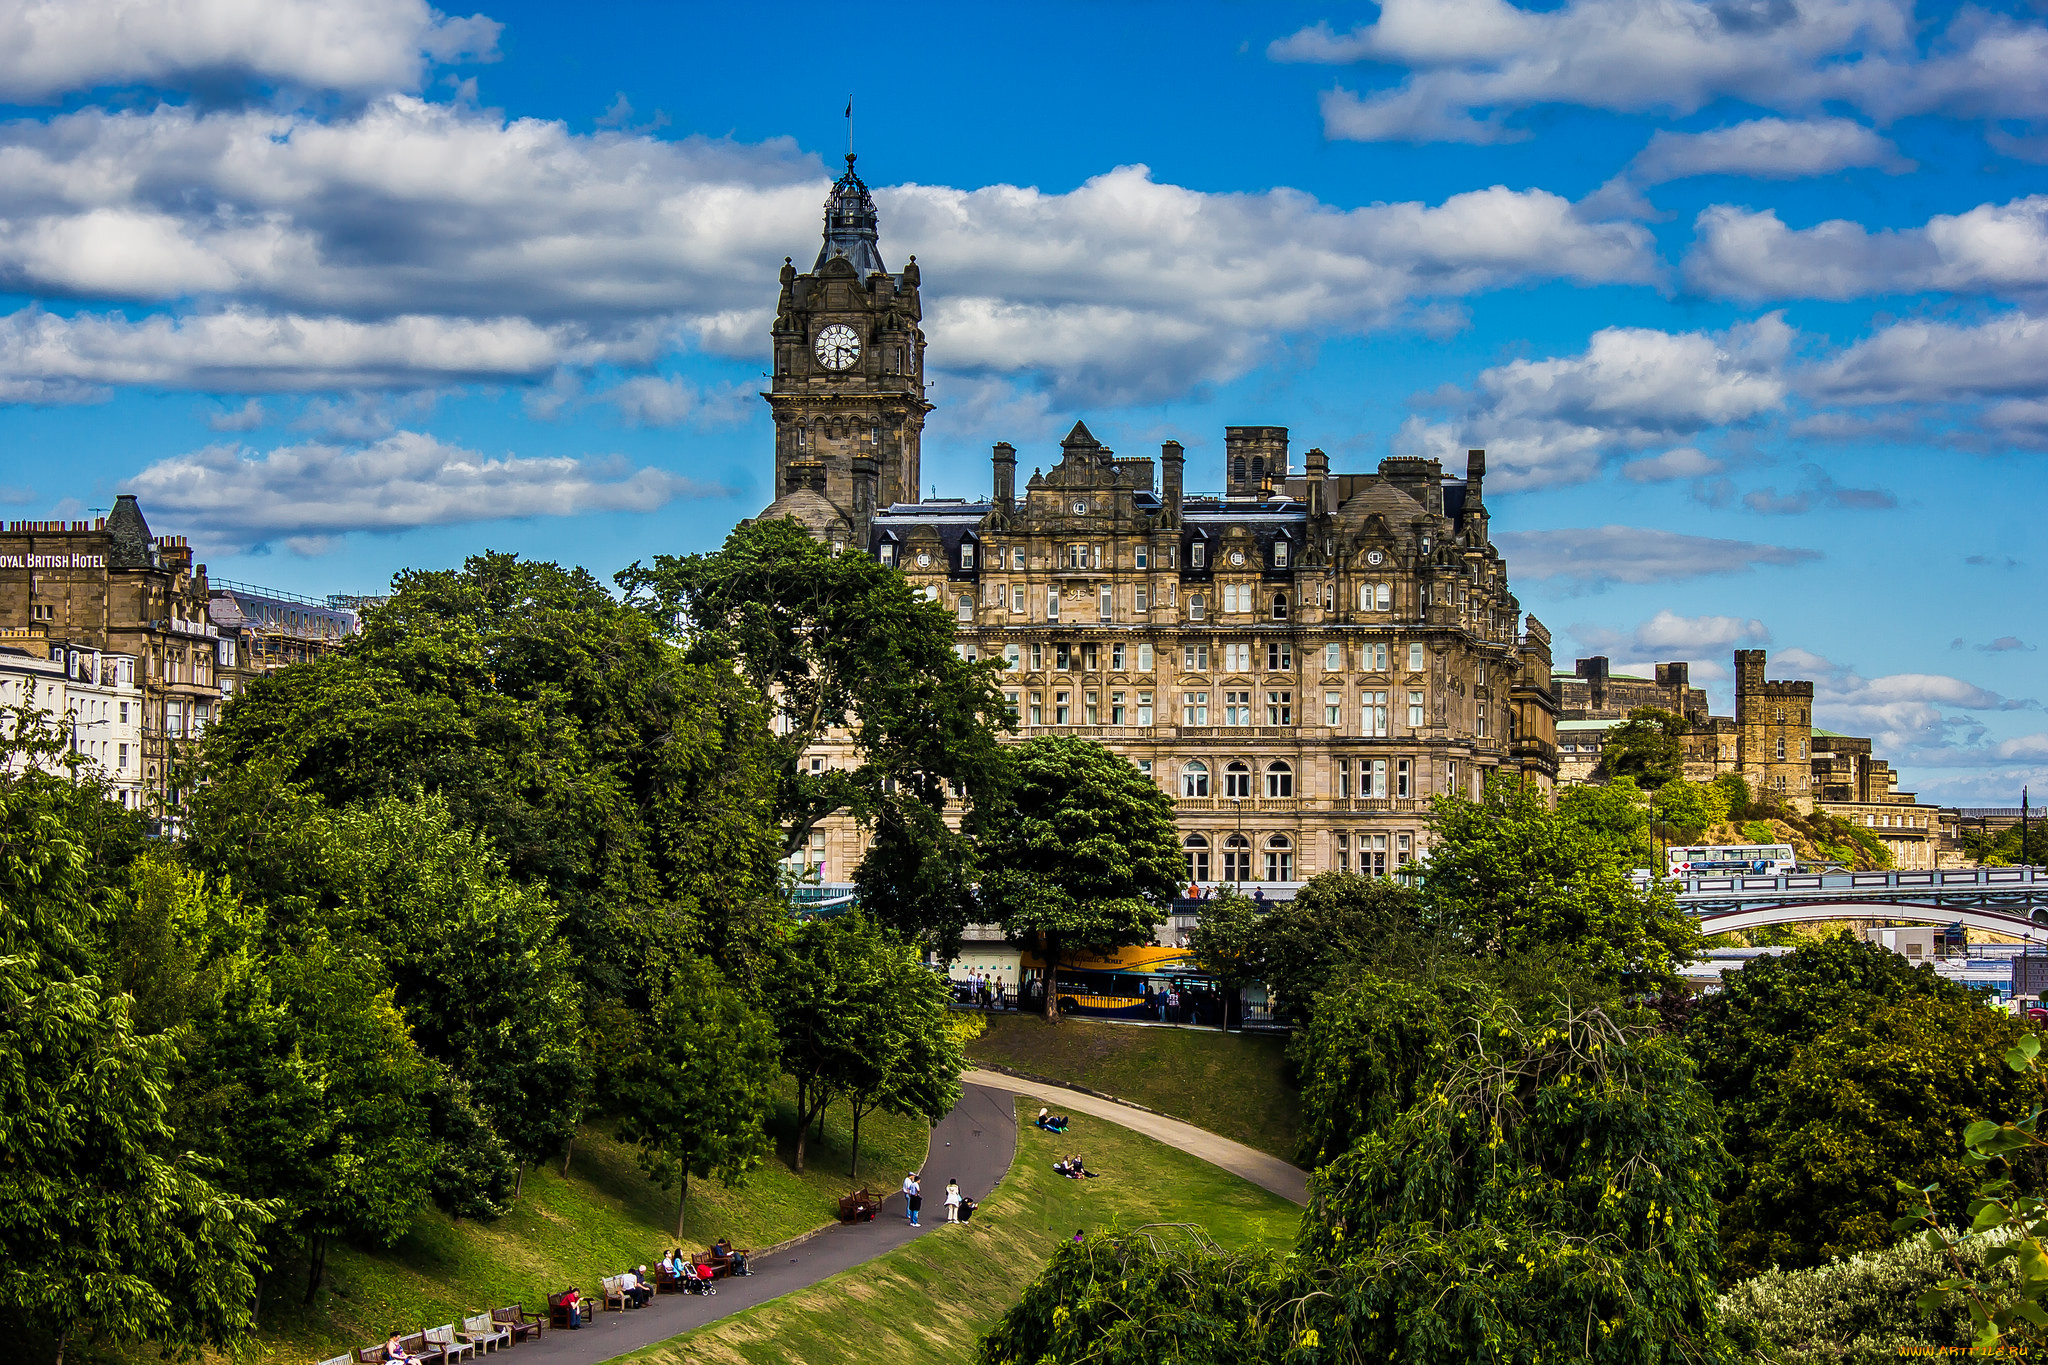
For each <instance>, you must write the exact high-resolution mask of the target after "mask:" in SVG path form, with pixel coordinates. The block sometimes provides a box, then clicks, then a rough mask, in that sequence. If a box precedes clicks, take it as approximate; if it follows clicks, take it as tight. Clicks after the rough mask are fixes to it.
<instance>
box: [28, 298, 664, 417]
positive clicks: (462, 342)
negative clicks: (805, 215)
mask: <svg viewBox="0 0 2048 1365" xmlns="http://www.w3.org/2000/svg"><path fill="white" fill-rule="evenodd" d="M655 340H656V337H655V335H654V334H652V333H651V332H650V331H649V330H648V329H645V328H643V329H640V330H638V331H628V332H621V333H619V334H618V335H616V336H614V337H613V338H612V339H611V340H609V341H607V342H604V343H599V342H595V341H592V340H590V339H589V338H588V337H587V335H586V334H585V333H584V331H583V329H582V328H580V327H578V326H575V325H572V324H555V325H553V326H548V327H542V326H538V325H536V324H534V323H532V322H529V321H528V320H526V319H525V318H519V317H498V318H487V319H480V320H475V321H472V320H468V319H463V318H447V317H426V316H418V315H414V316H400V317H394V318H388V319H384V320H382V321H376V322H356V321H353V320H350V319H348V318H341V317H334V316H323V317H305V316H299V315H293V314H285V315H272V314H266V313H261V312H257V311H255V310H252V309H247V308H230V309H226V310H223V311H220V312H215V313H205V314H189V315H186V316H184V317H178V318H173V317H170V316H168V315H165V314H161V313H158V314H153V315H151V316H148V317H145V318H143V319H141V320H140V321H136V322H130V321H129V320H128V319H126V318H124V317H122V316H120V315H119V314H116V313H80V314H77V315H75V316H72V317H60V316H58V315H57V314H54V313H48V312H44V311H43V310H42V309H39V308H33V307H31V308H24V309H22V310H21V311H20V312H18V313H12V314H9V315H6V316H4V317H0V398H4V397H8V396H13V397H14V398H15V401H23V402H45V403H52V402H89V401H93V400H95V399H97V398H100V397H103V396H104V394H105V390H106V388H107V387H108V386H113V385H132V386H139V387H147V388H171V389H204V390H209V391H212V392H227V393H251V392H254V393H268V392H284V391H292V390H299V391H305V390H323V389H356V388H375V387H397V388H409V387H415V386H419V385H427V384H449V383H459V382H463V381H469V380H492V379H501V380H502V379H527V378H532V377H534V376H538V375H544V374H546V373H547V372H548V371H549V370H551V369H553V368H554V367H555V366H557V365H563V364H591V363H595V362H597V361H600V360H627V361H631V360H636V359H645V358H647V357H648V356H649V355H651V353H652V351H653V349H654V342H655Z"/></svg>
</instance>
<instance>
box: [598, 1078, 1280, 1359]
mask: <svg viewBox="0 0 2048 1365" xmlns="http://www.w3.org/2000/svg"><path fill="white" fill-rule="evenodd" d="M1034 1109H1035V1106H1034V1105H1032V1104H1030V1103H1029V1102H1028V1101H1023V1102H1020V1114H1019V1120H1020V1121H1019V1124H1018V1128H1019V1136H1018V1139H1017V1160H1016V1163H1015V1164H1014V1165H1013V1166H1012V1167H1011V1168H1010V1174H1009V1176H1008V1178H1006V1179H1005V1180H1004V1182H1003V1184H1002V1186H1001V1187H1000V1188H999V1189H998V1190H997V1191H996V1192H995V1193H994V1194H993V1195H991V1196H990V1197H989V1198H988V1199H987V1200H986V1201H984V1203H983V1204H982V1206H981V1210H980V1211H979V1212H978V1213H976V1214H975V1216H974V1221H973V1222H972V1223H969V1224H967V1225H966V1226H964V1227H954V1228H946V1229H943V1230H942V1231H940V1232H938V1233H936V1234H933V1235H928V1236H925V1237H922V1238H920V1239H918V1240H917V1241H915V1242H913V1243H911V1244H910V1245H909V1246H906V1247H903V1248H901V1249H899V1250H897V1251H893V1252H890V1253H889V1254H888V1255H886V1256H883V1257H881V1258H880V1259H878V1260H875V1261H871V1262H869V1263H868V1264H867V1265H864V1266H861V1267H859V1268H857V1269H854V1270H850V1271H848V1272H846V1273H845V1274H843V1275H838V1276H835V1277H833V1278H832V1279H829V1280H826V1281H824V1282H822V1283H820V1284H817V1285H813V1286H812V1287H811V1288H809V1289H806V1290H803V1291H801V1292H799V1293H795V1294H791V1295H787V1296H785V1297H783V1298H780V1299H777V1300H775V1301H774V1302H772V1303H767V1304H763V1305H762V1306H761V1307H759V1308H756V1309H752V1310H751V1311H749V1312H746V1313H742V1314H740V1315H738V1316H736V1317H733V1318H729V1319H727V1320H726V1321H724V1322H721V1323H715V1324H712V1325H711V1326H708V1327H705V1328H703V1329H701V1330H700V1331H697V1332H693V1333H690V1334H688V1335H686V1336H680V1337H676V1338H674V1339H673V1340H670V1341H667V1342H663V1343H662V1344H661V1345H659V1346H656V1347H652V1348H650V1349H649V1350H646V1351H643V1352H640V1353H639V1354H637V1355H634V1356H631V1357H629V1359H630V1360H631V1361H633V1362H634V1363H635V1365H683V1363H684V1362H688V1365H739V1363H740V1362H746V1363H747V1365H785V1363H786V1362H820V1361H849V1362H851V1361H858V1362H862V1363H863V1365H943V1363H944V1362H957V1363H959V1365H965V1362H967V1361H969V1360H971V1359H973V1353H974V1344H975V1339H976V1338H977V1337H978V1336H979V1335H980V1334H981V1333H982V1332H984V1331H986V1330H987V1329H988V1328H989V1326H990V1325H992V1324H993V1323H994V1322H995V1320H996V1319H997V1318H998V1317H999V1316H1001V1314H1002V1312H1003V1311H1004V1310H1005V1309H1006V1308H1007V1307H1008V1306H1009V1305H1011V1304H1013V1303H1015V1302H1016V1301H1017V1299H1018V1298H1019V1296H1020V1295H1022V1293H1023V1292H1024V1287H1025V1286H1026V1285H1027V1284H1029V1283H1030V1282H1031V1280H1032V1278H1033V1277H1034V1276H1036V1275H1037V1273H1038V1271H1039V1268H1040V1267H1041V1266H1042V1265H1044V1263H1045V1259H1046V1257H1047V1256H1048V1255H1050V1254H1051V1252H1052V1249H1053V1247H1054V1245H1055V1244H1056V1243H1058V1242H1060V1241H1061V1240H1063V1239H1065V1238H1068V1237H1072V1236H1073V1234H1074V1229H1075V1228H1077V1227H1078V1228H1083V1229H1086V1230H1087V1231H1089V1232H1091V1233H1093V1232H1096V1231H1099V1230H1100V1229H1102V1228H1105V1227H1107V1226H1108V1225H1109V1224H1110V1223H1111V1221H1112V1220H1121V1221H1122V1222H1123V1223H1124V1224H1125V1225H1126V1226H1133V1225H1136V1224H1140V1223H1179V1222H1187V1223H1199V1224H1201V1225H1203V1227H1205V1228H1206V1229H1207V1231H1208V1233H1209V1235H1210V1236H1211V1237H1213V1238H1214V1239H1215V1240H1216V1241H1218V1242H1220V1243H1222V1244H1223V1245H1225V1246H1231V1247H1235V1246H1243V1245H1246V1244H1249V1243H1260V1242H1263V1243H1266V1244H1268V1245H1271V1246H1274V1247H1276V1248H1282V1249H1284V1248H1285V1247H1286V1246H1287V1245H1288V1243H1289V1242H1290V1241H1291V1240H1292V1238H1293V1236H1294V1230H1295V1226H1296V1223H1297V1222H1298V1220H1299V1219H1300V1216H1301V1210H1300V1209H1298V1208H1296V1207H1295V1206H1294V1205H1292V1204H1290V1203H1288V1202H1287V1201H1286V1200H1284V1199H1280V1198H1278V1197H1277V1196H1274V1195H1270V1194H1267V1193H1266V1192H1265V1191H1264V1190H1261V1189H1259V1188H1258V1187H1257V1186H1255V1185H1252V1184H1249V1183H1247V1182H1245V1181H1243V1180H1239V1179H1238V1178H1237V1177H1235V1176H1232V1175H1226V1174H1225V1173H1224V1172H1222V1171H1219V1170H1217V1169H1216V1168H1215V1167H1213V1166H1210V1165H1207V1164H1205V1163H1203V1162H1201V1161H1198V1160H1196V1159H1195V1158H1194V1157H1191V1156H1188V1155H1187V1154H1186V1153H1184V1152H1180V1151H1176V1150H1175V1149H1173V1148H1171V1147H1167V1146H1165V1145H1164V1144H1162V1143H1158V1142H1154V1141H1153V1140H1152V1139H1150V1138H1146V1137H1140V1136H1139V1135H1137V1134H1136V1133H1133V1132H1130V1131H1129V1130H1127V1129H1123V1128H1118V1127H1116V1126H1115V1125H1113V1124H1108V1123H1100V1122H1099V1121H1096V1120H1089V1119H1086V1118H1084V1117H1079V1116H1077V1117H1076V1119H1075V1127H1074V1129H1073V1130H1072V1131H1071V1132H1070V1133H1069V1134H1068V1135H1067V1136H1066V1137H1064V1138H1055V1137H1053V1136H1051V1135H1050V1134H1046V1133H1041V1132H1039V1131H1038V1130H1037V1129H1035V1128H1032V1127H1031V1126H1030V1125H1029V1124H1028V1123H1025V1122H1023V1121H1022V1119H1023V1115H1024V1114H1026V1113H1030V1112H1032V1111H1033V1110H1034ZM1069 1151H1079V1152H1081V1153H1082V1155H1083V1156H1084V1157H1086V1159H1087V1161H1088V1164H1089V1165H1090V1166H1095V1167H1099V1168H1100V1169H1101V1170H1103V1171H1104V1172H1105V1173H1106V1174H1105V1175H1104V1176H1103V1178H1102V1179H1100V1180H1085V1181H1075V1180H1067V1179H1064V1178H1062V1177H1060V1176H1057V1175H1054V1174H1053V1172H1052V1163H1053V1162H1054V1161H1055V1160H1056V1159H1058V1157H1059V1156H1060V1155H1062V1154H1064V1153H1066V1152H1069Z"/></svg>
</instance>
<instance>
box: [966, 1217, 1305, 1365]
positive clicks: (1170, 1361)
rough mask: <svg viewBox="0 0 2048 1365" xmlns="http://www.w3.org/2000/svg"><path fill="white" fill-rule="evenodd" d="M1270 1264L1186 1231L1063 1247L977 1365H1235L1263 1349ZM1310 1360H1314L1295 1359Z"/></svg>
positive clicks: (1155, 1230)
mask: <svg viewBox="0 0 2048 1365" xmlns="http://www.w3.org/2000/svg"><path fill="white" fill-rule="evenodd" d="M1274 1272H1275V1267H1274V1264H1273V1258H1272V1257H1271V1256H1270V1255H1269V1254H1267V1253H1265V1252H1262V1251H1240V1252H1223V1251H1221V1250H1219V1249H1218V1248H1217V1247H1216V1245H1215V1244H1214V1243H1213V1242H1211V1241H1209V1239H1208V1238H1207V1237H1205V1236H1203V1235H1201V1234H1200V1233H1198V1232H1195V1231H1194V1230H1192V1229H1189V1228H1186V1227H1174V1228H1159V1227H1143V1228H1136V1229H1124V1228H1114V1227H1113V1228H1111V1229H1109V1230H1108V1231H1107V1232H1102V1233H1098V1234H1097V1235H1095V1236H1093V1237H1090V1238H1088V1239H1086V1240H1084V1241H1080V1242H1062V1243H1060V1244H1059V1245H1058V1246H1057V1247H1055V1248H1054V1250H1053V1253H1052V1258H1051V1260H1049V1261H1048V1262H1047V1263H1046V1266H1045V1269H1044V1270H1042V1271H1041V1272H1039V1275H1038V1278H1037V1279H1035V1280H1033V1281H1032V1282H1031V1285H1030V1286H1029V1287H1028V1288H1026V1289H1025V1291H1024V1297H1023V1298H1022V1300H1021V1301H1019V1302H1018V1303H1017V1305H1016V1306H1015V1307H1013V1308H1011V1309H1010V1310H1009V1311H1008V1312H1006V1313H1005V1314H1003V1316H1002V1318H1001V1319H1000V1320H998V1321H997V1323H996V1325H995V1326H994V1327H993V1328H991V1329H990V1330H989V1332H988V1333H987V1335H985V1336H983V1337H982V1339H981V1343H980V1347H979V1349H978V1350H977V1351H976V1353H975V1359H976V1360H977V1361H978V1362H979V1365H1066V1362H1080V1361H1084V1360H1085V1361H1087V1362H1089V1363H1090V1365H1240V1362H1247V1361H1254V1360H1263V1359H1268V1358H1270V1357H1268V1356H1267V1354H1266V1353H1265V1352H1264V1351H1262V1350H1260V1349H1259V1347H1258V1344H1257V1343H1258V1340H1259V1338H1260V1336H1261V1335H1262V1333H1261V1331H1260V1328H1261V1326H1262V1325H1263V1324H1262V1321H1261V1319H1262V1318H1263V1317H1264V1316H1265V1315H1267V1314H1270V1313H1271V1311H1272V1306H1271V1305H1272V1301H1273V1300H1274V1299H1275V1297H1276V1294H1277V1289H1278V1286H1277V1284H1276V1276H1275V1273H1274ZM1297 1358H1303V1359H1306V1358H1312V1357H1297Z"/></svg>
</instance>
